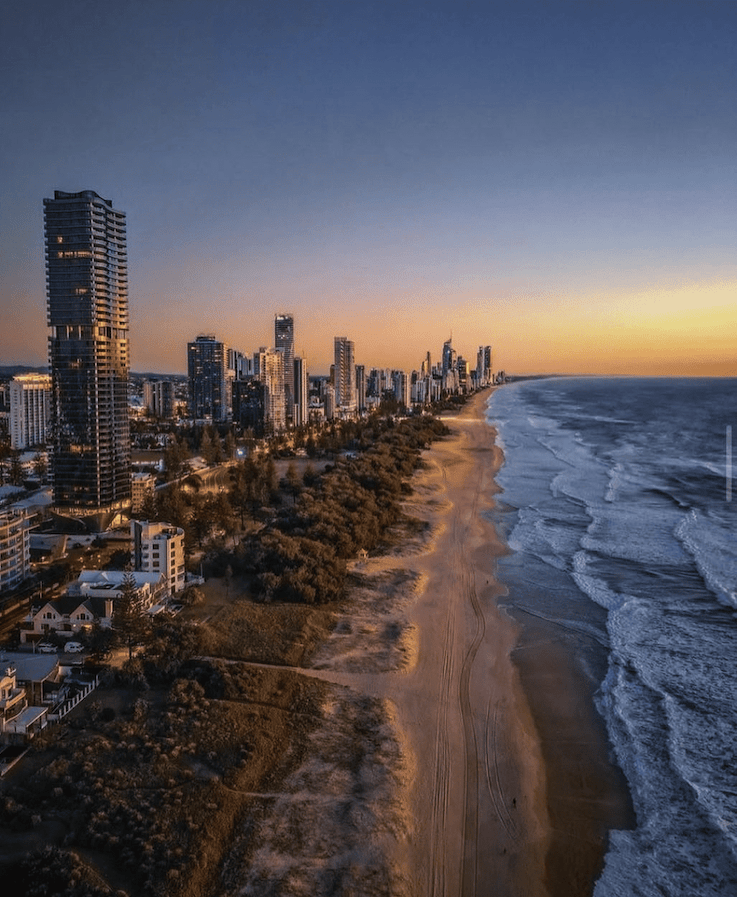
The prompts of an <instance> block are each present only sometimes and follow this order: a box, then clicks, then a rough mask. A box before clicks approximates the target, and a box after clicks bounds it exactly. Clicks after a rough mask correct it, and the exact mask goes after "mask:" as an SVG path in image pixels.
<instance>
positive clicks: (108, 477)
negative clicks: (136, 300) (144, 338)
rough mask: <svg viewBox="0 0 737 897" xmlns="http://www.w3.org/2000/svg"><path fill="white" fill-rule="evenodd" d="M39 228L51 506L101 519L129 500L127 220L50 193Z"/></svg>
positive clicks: (90, 195) (89, 202) (86, 196)
mask: <svg viewBox="0 0 737 897" xmlns="http://www.w3.org/2000/svg"><path fill="white" fill-rule="evenodd" d="M44 230H45V236H46V292H47V312H48V321H47V323H48V325H49V327H50V335H49V362H50V365H51V378H52V392H53V397H52V428H53V451H52V463H51V471H52V476H53V484H54V504H55V505H56V506H57V507H59V508H60V509H65V510H70V511H75V510H76V512H77V513H79V514H91V513H94V514H96V515H98V519H99V521H100V522H102V521H104V519H105V517H107V518H108V519H111V518H112V516H113V515H114V513H115V512H116V511H120V510H121V509H123V508H124V507H126V506H127V505H129V504H130V498H131V448H130V427H129V422H128V375H129V370H130V356H129V343H128V256H127V250H126V234H125V214H124V213H123V212H119V211H117V210H116V209H114V208H113V205H112V202H111V201H110V200H108V199H103V198H102V197H101V196H98V195H97V193H94V192H93V191H92V190H84V191H82V192H81V193H63V192H62V191H61V190H56V191H55V192H54V198H53V199H44ZM102 525H104V523H103V524H102Z"/></svg>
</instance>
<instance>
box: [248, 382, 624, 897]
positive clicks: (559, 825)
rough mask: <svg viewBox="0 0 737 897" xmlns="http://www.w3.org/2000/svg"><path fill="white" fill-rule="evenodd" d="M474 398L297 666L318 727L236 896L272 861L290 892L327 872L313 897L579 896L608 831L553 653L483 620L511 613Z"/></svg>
mask: <svg viewBox="0 0 737 897" xmlns="http://www.w3.org/2000/svg"><path fill="white" fill-rule="evenodd" d="M487 399H488V392H486V393H481V394H478V395H476V396H474V397H473V398H472V399H471V400H470V401H469V402H468V403H467V405H466V406H465V407H464V408H463V410H462V411H461V412H460V414H458V415H457V416H451V417H448V418H447V420H446V423H447V424H448V426H449V428H450V430H451V435H450V436H448V437H446V438H445V439H443V440H440V441H438V442H436V443H435V444H434V445H433V447H432V448H431V449H430V450H429V451H427V452H425V453H424V455H423V461H424V466H423V469H422V470H421V471H419V472H418V473H417V474H416V475H415V477H414V479H413V481H412V486H413V494H412V496H411V498H410V500H409V501H408V502H407V504H406V511H407V513H408V514H409V515H410V516H411V517H413V518H416V519H418V520H422V521H424V522H425V524H426V526H425V528H424V530H423V531H422V532H420V533H419V534H418V533H415V534H414V535H412V534H410V535H409V537H408V538H407V539H406V540H404V541H402V542H401V543H400V544H399V545H398V546H397V548H396V549H395V550H393V551H390V552H389V553H388V554H384V555H381V556H377V557H372V558H369V559H367V560H364V561H359V562H357V563H356V565H355V568H354V583H355V585H354V588H353V594H352V596H351V600H350V602H349V605H348V608H347V610H346V613H345V615H344V616H343V617H342V618H341V619H339V621H338V624H337V626H336V628H335V631H334V633H333V634H332V636H331V637H330V638H329V639H328V640H327V642H326V643H325V645H324V646H323V648H322V649H321V650H320V651H319V652H318V654H317V656H316V657H315V658H314V661H313V664H312V667H313V668H312V670H310V671H304V672H307V673H308V674H309V675H312V676H316V677H319V678H321V679H324V680H326V681H328V682H330V683H332V684H333V689H334V690H333V698H332V702H331V704H330V706H329V707H328V708H327V710H326V723H325V725H324V726H322V727H321V728H319V729H318V730H317V731H316V733H315V735H314V737H313V750H312V751H311V752H310V756H309V757H308V758H307V759H306V761H305V763H304V764H303V766H302V767H301V768H300V769H299V770H298V771H297V772H296V773H295V774H294V775H293V776H292V777H291V779H290V781H289V782H287V783H286V787H285V792H284V795H283V798H282V799H280V800H278V801H277V802H276V804H275V805H274V806H273V808H272V809H271V811H270V813H269V820H270V821H269V820H266V821H265V823H264V825H263V826H262V827H261V830H260V832H259V838H258V840H259V842H260V843H261V844H262V845H263V846H262V850H261V851H260V855H257V856H256V857H254V864H253V866H252V869H251V876H250V881H251V882H256V881H257V880H258V878H259V876H264V877H267V876H270V875H271V874H273V870H274V864H275V863H276V864H281V865H282V866H284V864H288V865H289V873H288V874H287V873H285V872H284V871H283V870H282V873H280V877H281V878H282V880H285V879H286V878H289V879H290V880H291V881H292V884H293V886H294V888H295V890H294V893H302V892H303V890H304V888H307V889H308V890H309V888H310V887H312V888H313V893H316V892H317V891H320V893H322V892H323V890H322V888H323V884H322V882H324V875H325V874H327V873H326V869H327V870H328V872H329V874H330V875H332V876H333V878H332V879H331V882H332V884H331V885H330V886H329V887H327V889H326V890H325V891H324V892H325V893H335V894H338V893H352V894H363V895H372V894H391V895H393V897H395V895H402V897H404V895H407V897H457V895H464V897H471V895H479V897H480V895H487V894H492V893H493V894H494V895H499V897H516V895H519V897H522V895H524V897H538V895H539V897H543V895H548V897H563V895H566V897H584V895H589V894H591V892H592V888H593V882H594V879H595V877H596V875H597V873H598V871H599V870H600V868H601V862H602V858H603V853H604V850H605V847H606V835H607V832H608V831H609V830H610V829H611V828H615V827H623V826H624V825H626V822H627V819H628V815H627V813H628V800H627V793H626V789H625V788H624V786H623V782H622V780H621V777H619V776H618V775H617V772H616V771H615V770H613V769H612V768H611V767H610V764H609V763H608V759H607V757H608V743H607V740H606V735H605V732H604V729H603V726H602V724H601V721H600V720H599V718H598V716H597V715H596V712H595V710H594V707H593V703H592V700H591V698H592V695H591V693H590V692H591V686H590V685H587V684H586V683H585V682H582V681H580V680H579V677H577V676H576V673H575V670H574V665H573V664H572V663H571V658H570V645H565V644H563V643H561V640H560V638H559V633H557V632H556V631H555V630H554V627H553V626H552V625H550V624H546V623H544V622H542V621H539V620H538V621H532V620H531V621H529V622H528V621H525V622H524V623H523V625H520V623H519V622H515V621H514V620H512V618H511V617H510V616H509V615H508V614H507V613H505V612H504V611H503V610H500V608H499V607H498V606H497V601H498V600H499V599H501V603H504V602H506V601H509V600H511V598H509V597H507V596H506V590H505V589H504V587H503V586H502V585H500V583H499V582H497V579H496V578H495V574H496V566H497V559H498V558H499V557H500V555H502V554H505V553H507V552H508V549H507V548H506V546H505V545H504V544H503V543H502V542H501V541H500V540H499V538H498V536H497V533H496V531H495V528H494V526H493V525H492V522H491V514H490V513H485V512H490V511H491V509H492V508H493V505H494V498H493V496H494V495H495V494H496V493H497V492H498V488H497V486H496V484H495V482H494V474H495V472H496V471H497V470H498V468H499V465H500V464H501V463H502V461H503V458H502V453H501V451H500V449H499V447H498V446H496V445H495V442H494V435H495V434H494V430H493V428H491V427H489V426H488V424H487V423H486V421H485V414H484V410H485V406H486V401H487ZM357 733H359V738H358V741H357V740H356V735H357ZM357 744H358V747H357ZM347 755H350V756H351V757H352V759H351V761H350V763H347V762H346V761H345V759H344V758H345V756H347ZM341 756H342V757H343V759H341ZM317 794H319V798H318V797H316V795H317ZM285 818H288V819H289V820H290V822H289V826H286V824H285V823H284V821H283V820H284V819H285ZM295 832H298V833H299V834H298V837H297V839H296V840H298V841H299V842H300V844H301V845H302V852H301V853H300V851H297V852H295V851H294V843H295ZM275 845H280V847H279V848H278V849H275ZM315 854H317V856H316V855H315ZM318 869H319V870H320V872H319V873H318V872H317V871H316V870H318ZM308 870H309V871H308ZM320 876H323V877H320ZM318 881H319V882H320V883H318ZM298 882H300V883H301V884H298ZM308 882H311V884H308ZM300 888H302V890H300ZM315 889H317V890H315ZM308 890H304V893H307V892H308ZM257 892H258V890H257V889H256V888H254V889H253V890H250V889H249V888H246V890H245V891H243V892H242V893H257ZM287 892H288V893H292V890H287Z"/></svg>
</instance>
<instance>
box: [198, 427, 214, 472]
mask: <svg viewBox="0 0 737 897" xmlns="http://www.w3.org/2000/svg"><path fill="white" fill-rule="evenodd" d="M200 455H202V460H203V461H204V462H205V464H208V465H210V464H212V462H213V461H214V460H215V451H214V449H213V445H212V439H211V438H210V433H209V431H208V429H207V427H205V429H203V431H202V438H201V439H200Z"/></svg>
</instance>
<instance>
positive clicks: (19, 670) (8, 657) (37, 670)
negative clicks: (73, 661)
mask: <svg viewBox="0 0 737 897" xmlns="http://www.w3.org/2000/svg"><path fill="white" fill-rule="evenodd" d="M9 666H14V667H15V677H16V679H17V680H18V681H19V682H43V681H44V680H45V679H48V678H49V677H50V676H51V675H52V674H53V673H55V672H56V669H57V667H58V666H59V658H58V657H57V656H56V655H55V654H28V653H26V652H22V651H2V652H0V668H2V669H6V668H7V667H9Z"/></svg>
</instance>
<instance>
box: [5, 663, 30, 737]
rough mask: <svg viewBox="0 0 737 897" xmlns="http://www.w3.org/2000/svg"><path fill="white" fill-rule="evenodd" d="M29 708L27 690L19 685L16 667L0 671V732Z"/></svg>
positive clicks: (7, 667) (8, 667)
mask: <svg viewBox="0 0 737 897" xmlns="http://www.w3.org/2000/svg"><path fill="white" fill-rule="evenodd" d="M27 706H28V698H27V697H26V690H25V688H23V686H19V685H18V681H17V678H16V670H15V667H14V666H6V667H5V669H0V727H1V728H0V731H4V730H5V724H6V723H9V722H10V721H11V720H13V719H15V717H17V716H18V714H19V713H21V711H23V710H25V709H26V707H27Z"/></svg>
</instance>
